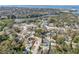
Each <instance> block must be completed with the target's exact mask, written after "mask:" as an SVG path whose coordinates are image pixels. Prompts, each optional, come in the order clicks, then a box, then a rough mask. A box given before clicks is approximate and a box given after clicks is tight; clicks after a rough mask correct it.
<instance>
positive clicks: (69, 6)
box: [0, 5, 79, 9]
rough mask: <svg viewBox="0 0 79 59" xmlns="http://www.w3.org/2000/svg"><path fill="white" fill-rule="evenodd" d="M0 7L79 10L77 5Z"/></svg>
mask: <svg viewBox="0 0 79 59" xmlns="http://www.w3.org/2000/svg"><path fill="white" fill-rule="evenodd" d="M0 7H21V8H63V9H79V5H0Z"/></svg>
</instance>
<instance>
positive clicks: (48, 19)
mask: <svg viewBox="0 0 79 59" xmlns="http://www.w3.org/2000/svg"><path fill="white" fill-rule="evenodd" d="M76 12H78V10H76V9H62V8H21V7H0V53H1V54H5V53H7V54H73V53H75V54H77V53H79V15H78V14H76Z"/></svg>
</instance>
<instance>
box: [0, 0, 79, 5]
mask: <svg viewBox="0 0 79 59" xmlns="http://www.w3.org/2000/svg"><path fill="white" fill-rule="evenodd" d="M78 4H79V0H0V5H78Z"/></svg>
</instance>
